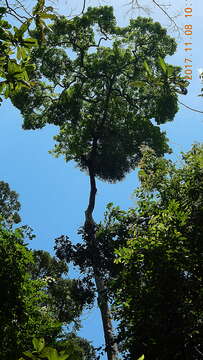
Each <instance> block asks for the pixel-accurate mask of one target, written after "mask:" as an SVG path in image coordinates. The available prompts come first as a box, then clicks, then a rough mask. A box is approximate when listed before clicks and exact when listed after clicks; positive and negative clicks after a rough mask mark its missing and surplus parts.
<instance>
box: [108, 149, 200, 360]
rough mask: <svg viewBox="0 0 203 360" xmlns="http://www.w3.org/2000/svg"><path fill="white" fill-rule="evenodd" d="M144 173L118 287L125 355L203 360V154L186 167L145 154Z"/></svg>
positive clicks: (187, 159)
mask: <svg viewBox="0 0 203 360" xmlns="http://www.w3.org/2000/svg"><path fill="white" fill-rule="evenodd" d="M140 166H141V170H140V173H139V176H140V179H141V187H140V189H139V190H138V191H137V192H136V194H137V196H138V208H137V210H136V216H135V217H134V220H133V219H132V220H131V226H129V228H128V234H127V236H126V234H125V233H124V234H123V242H125V241H126V243H125V245H122V246H120V248H119V249H118V246H119V244H118V246H117V250H116V256H117V259H116V262H117V263H118V264H119V266H120V267H119V270H120V271H119V273H118V275H117V277H116V280H115V281H114V282H113V285H112V286H113V291H114V292H115V302H114V310H115V318H116V320H118V322H119V327H118V330H119V340H120V342H121V348H122V350H123V351H124V353H125V354H126V357H127V358H129V359H134V358H136V357H138V356H140V355H141V354H143V353H144V354H145V359H146V360H148V359H149V360H153V359H154V360H155V359H156V360H157V359H160V360H169V359H177V360H179V359H201V358H202V333H203V323H202V316H203V293H202V290H201V284H202V274H203V268H202V266H203V261H202V254H203V248H202V233H203V227H202V224H203V207H202V204H203V176H202V175H203V147H202V146H200V145H199V146H198V145H195V146H193V148H192V150H191V151H189V152H188V153H187V154H183V163H182V166H181V167H176V166H175V165H174V164H173V163H172V162H171V161H169V160H165V159H163V158H157V157H156V156H155V154H154V152H153V151H152V150H150V149H145V151H144V156H143V160H142V162H141V164H140ZM124 217H129V213H127V214H126V216H124ZM119 236H120V238H121V239H122V234H120V235H118V241H119Z"/></svg>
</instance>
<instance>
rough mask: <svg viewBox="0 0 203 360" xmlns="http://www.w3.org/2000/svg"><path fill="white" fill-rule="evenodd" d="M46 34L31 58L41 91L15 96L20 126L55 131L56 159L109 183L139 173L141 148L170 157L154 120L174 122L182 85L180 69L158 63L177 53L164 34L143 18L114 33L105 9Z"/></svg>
mask: <svg viewBox="0 0 203 360" xmlns="http://www.w3.org/2000/svg"><path fill="white" fill-rule="evenodd" d="M51 30H52V31H51V32H47V33H46V39H47V42H46V45H45V46H44V47H41V48H40V49H37V50H33V51H32V57H31V62H34V63H35V65H36V71H35V72H34V73H33V81H35V82H38V85H36V86H35V87H32V88H31V89H30V90H24V91H23V93H22V91H21V92H19V94H18V95H16V96H15V97H13V103H14V105H15V106H17V107H18V108H19V109H20V110H21V113H22V115H23V117H24V125H23V127H24V128H25V129H36V128H42V127H43V126H45V125H46V123H51V124H55V125H57V126H59V127H60V131H59V134H58V135H57V136H56V137H55V140H56V141H57V144H56V146H55V149H54V151H53V152H54V154H55V155H56V156H58V155H61V154H62V155H64V156H65V159H66V160H67V161H68V160H75V161H76V163H77V164H78V166H79V167H80V168H81V169H82V170H89V169H90V168H91V169H92V172H93V173H94V175H95V176H97V177H99V178H101V179H103V180H107V181H110V182H114V181H117V180H120V179H122V178H123V177H124V176H125V174H126V173H127V172H129V171H130V170H131V169H134V168H135V167H136V165H137V163H138V160H139V159H140V156H141V151H140V146H141V145H142V144H147V145H149V146H150V147H152V148H153V149H154V150H155V151H156V153H157V154H159V155H162V154H164V153H165V152H167V151H169V147H168V145H167V138H166V136H165V133H164V132H161V131H160V128H159V126H157V125H155V124H154V123H153V122H152V120H153V119H155V121H156V122H157V124H162V123H165V122H166V121H170V120H173V118H174V115H175V113H176V112H177V110H178V107H177V90H178V89H180V88H181V87H183V86H184V85H185V82H184V80H182V79H181V77H180V68H178V67H175V66H172V65H167V64H165V62H164V60H163V59H164V58H165V57H166V56H167V55H172V54H173V53H174V52H175V49H176V44H175V41H174V40H173V39H172V38H170V37H169V36H168V35H167V34H166V30H165V29H163V28H162V27H161V25H160V24H159V23H153V21H152V19H147V18H140V17H139V18H137V19H136V20H131V22H130V25H129V26H127V27H125V28H119V27H118V26H116V20H115V17H114V15H113V10H112V8H111V7H108V6H104V7H100V8H89V9H88V10H87V11H86V12H85V13H84V14H82V15H81V16H80V17H77V16H76V17H74V18H73V19H70V20H69V19H67V18H65V17H64V16H58V17H57V18H56V19H55V21H54V23H53V25H52V26H51ZM95 30H97V31H95Z"/></svg>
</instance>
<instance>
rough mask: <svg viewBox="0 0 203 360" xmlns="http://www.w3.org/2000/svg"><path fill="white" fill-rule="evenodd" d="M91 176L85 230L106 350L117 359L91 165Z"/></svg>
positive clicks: (109, 359)
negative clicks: (101, 261)
mask: <svg viewBox="0 0 203 360" xmlns="http://www.w3.org/2000/svg"><path fill="white" fill-rule="evenodd" d="M89 177H90V196H89V204H88V207H87V210H86V211H85V226H84V228H85V232H86V235H87V239H88V242H89V244H90V246H91V248H92V259H91V260H92V268H93V273H94V279H95V284H96V289H97V294H98V298H97V301H98V306H99V309H100V311H101V317H102V324H103V330H104V338H105V345H106V347H105V351H106V353H107V358H108V360H116V359H117V358H118V348H117V344H116V342H115V338H114V334H113V326H112V320H111V312H110V309H109V305H108V300H107V295H106V289H105V285H104V281H103V279H102V277H101V275H100V271H99V269H98V266H97V264H98V256H99V254H98V251H97V243H96V237H95V233H96V224H95V222H94V219H93V216H92V214H93V211H94V207H95V198H96V192H97V188H96V181H95V176H94V172H93V170H92V168H91V166H89Z"/></svg>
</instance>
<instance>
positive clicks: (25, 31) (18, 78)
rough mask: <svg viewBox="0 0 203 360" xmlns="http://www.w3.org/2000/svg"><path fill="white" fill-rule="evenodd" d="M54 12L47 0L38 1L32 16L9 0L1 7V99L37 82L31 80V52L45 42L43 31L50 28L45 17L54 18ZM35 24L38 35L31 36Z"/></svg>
mask: <svg viewBox="0 0 203 360" xmlns="http://www.w3.org/2000/svg"><path fill="white" fill-rule="evenodd" d="M18 5H19V4H18ZM17 8H19V6H17ZM52 11H53V8H51V7H46V6H45V1H44V0H37V3H36V6H35V7H34V8H33V11H32V14H30V16H28V15H29V14H28V13H27V12H26V16H24V15H23V16H22V15H21V14H20V13H17V12H16V9H15V7H14V6H13V5H12V6H9V4H8V1H7V2H6V3H5V5H4V6H1V7H0V79H1V81H0V95H1V96H0V102H1V101H3V97H4V98H8V97H11V95H12V94H13V93H15V92H16V91H18V90H20V89H21V88H22V87H30V86H34V82H32V81H30V73H31V72H33V70H34V69H35V66H34V64H32V63H30V61H29V59H30V52H31V50H32V49H33V48H34V47H37V46H39V45H41V44H42V43H43V40H44V31H45V29H47V27H48V25H47V24H46V23H45V21H44V19H53V18H54V14H53V13H52ZM50 12H51V13H50ZM8 15H11V17H14V18H15V21H17V22H20V23H21V25H20V26H19V27H17V26H15V25H12V22H9V21H7V20H6V19H5V18H6V17H7V16H8ZM32 25H33V26H34V27H35V30H36V34H37V38H36V37H33V36H30V29H31V26H32Z"/></svg>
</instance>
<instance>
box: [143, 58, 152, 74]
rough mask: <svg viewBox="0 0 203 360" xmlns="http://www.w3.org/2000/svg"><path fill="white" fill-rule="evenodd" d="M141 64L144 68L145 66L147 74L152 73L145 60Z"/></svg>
mask: <svg viewBox="0 0 203 360" xmlns="http://www.w3.org/2000/svg"><path fill="white" fill-rule="evenodd" d="M143 65H144V68H145V70H146V72H147V73H148V74H149V75H152V70H151V69H150V67H149V65H148V64H147V62H146V61H144V63H143Z"/></svg>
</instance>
